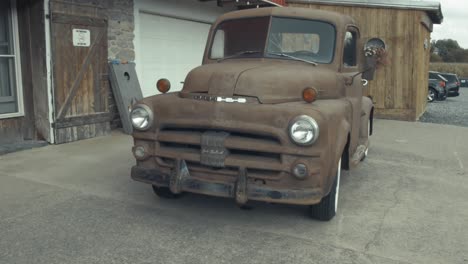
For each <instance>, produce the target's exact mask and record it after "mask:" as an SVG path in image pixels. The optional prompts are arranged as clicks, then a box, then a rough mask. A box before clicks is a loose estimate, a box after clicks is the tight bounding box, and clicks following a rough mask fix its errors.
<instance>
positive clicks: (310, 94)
mask: <svg viewBox="0 0 468 264" xmlns="http://www.w3.org/2000/svg"><path fill="white" fill-rule="evenodd" d="M317 95H318V92H317V90H316V89H315V88H310V87H308V88H305V89H304V91H302V99H304V101H306V102H307V103H312V102H313V101H315V100H317Z"/></svg>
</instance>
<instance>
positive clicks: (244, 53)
mask: <svg viewBox="0 0 468 264" xmlns="http://www.w3.org/2000/svg"><path fill="white" fill-rule="evenodd" d="M255 53H261V51H259V50H244V51H241V52H237V53H235V54H233V55H230V56H227V57H224V58H221V59H219V60H217V62H221V61H223V60H227V59H232V58H236V57H239V56H242V55H247V54H255Z"/></svg>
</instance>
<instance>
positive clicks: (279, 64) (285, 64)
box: [182, 59, 341, 103]
mask: <svg viewBox="0 0 468 264" xmlns="http://www.w3.org/2000/svg"><path fill="white" fill-rule="evenodd" d="M337 82H338V80H337V74H336V71H332V70H330V69H328V68H326V67H324V66H323V65H318V66H314V65H312V64H308V63H305V62H300V61H292V60H273V59H256V60H249V59H239V60H226V61H223V62H220V63H213V64H206V65H202V66H200V67H197V68H195V69H193V70H192V71H191V72H190V73H189V74H188V75H187V77H186V79H185V82H184V87H183V89H182V92H184V93H207V94H209V95H215V96H225V97H230V96H249V97H256V98H258V99H259V101H260V102H261V103H283V102H291V101H300V100H302V91H303V90H304V88H306V87H314V88H316V89H317V90H318V91H319V99H320V98H323V99H325V98H336V97H337V96H338V95H339V94H340V91H338V90H337V87H341V85H338V83H337Z"/></svg>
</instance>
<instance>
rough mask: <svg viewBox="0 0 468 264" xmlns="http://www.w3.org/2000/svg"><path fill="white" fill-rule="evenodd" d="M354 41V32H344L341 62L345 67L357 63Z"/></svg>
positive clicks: (355, 37) (355, 40)
mask: <svg viewBox="0 0 468 264" xmlns="http://www.w3.org/2000/svg"><path fill="white" fill-rule="evenodd" d="M356 42H357V36H356V32H352V31H348V32H346V35H345V40H344V52H343V64H344V65H345V66H346V67H353V66H356V65H357V57H356Z"/></svg>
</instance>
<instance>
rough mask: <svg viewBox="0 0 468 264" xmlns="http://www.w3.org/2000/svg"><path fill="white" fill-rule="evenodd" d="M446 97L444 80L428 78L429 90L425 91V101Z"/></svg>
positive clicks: (440, 99)
mask: <svg viewBox="0 0 468 264" xmlns="http://www.w3.org/2000/svg"><path fill="white" fill-rule="evenodd" d="M445 99H447V90H446V89H445V82H444V81H441V80H438V79H429V91H428V93H427V101H428V102H434V101H435V100H438V101H443V100H445Z"/></svg>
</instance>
